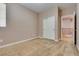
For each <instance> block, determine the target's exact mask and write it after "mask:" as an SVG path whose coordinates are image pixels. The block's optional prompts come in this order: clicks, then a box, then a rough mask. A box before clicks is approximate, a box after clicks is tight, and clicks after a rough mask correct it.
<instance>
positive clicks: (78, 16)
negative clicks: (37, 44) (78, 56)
mask: <svg viewBox="0 0 79 59" xmlns="http://www.w3.org/2000/svg"><path fill="white" fill-rule="evenodd" d="M76 13H77V47H78V49H79V4H77V12H76Z"/></svg>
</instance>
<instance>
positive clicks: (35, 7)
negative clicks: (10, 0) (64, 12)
mask: <svg viewBox="0 0 79 59" xmlns="http://www.w3.org/2000/svg"><path fill="white" fill-rule="evenodd" d="M21 5H23V6H25V7H26V8H28V9H31V10H32V11H35V12H37V13H39V12H42V11H44V10H47V9H49V8H51V7H52V8H53V7H54V6H58V7H60V8H61V9H64V8H70V7H72V8H73V7H75V6H76V4H75V3H22V4H21Z"/></svg>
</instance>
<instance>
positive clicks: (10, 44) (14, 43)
mask: <svg viewBox="0 0 79 59" xmlns="http://www.w3.org/2000/svg"><path fill="white" fill-rule="evenodd" d="M35 38H38V37H33V38H29V39H26V40H21V41H18V42H13V43H9V44H6V45H2V46H0V48H4V47H8V46H12V45H16V44H19V43H23V42H25V41H29V40H33V39H35Z"/></svg>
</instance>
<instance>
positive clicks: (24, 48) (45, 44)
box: [0, 38, 79, 56]
mask: <svg viewBox="0 0 79 59" xmlns="http://www.w3.org/2000/svg"><path fill="white" fill-rule="evenodd" d="M78 55H79V53H78V50H77V48H76V46H74V44H72V43H67V42H65V41H59V42H55V41H53V40H50V39H39V38H37V39H33V40H30V41H27V42H23V43H20V44H17V45H13V46H8V47H5V48H0V56H78Z"/></svg>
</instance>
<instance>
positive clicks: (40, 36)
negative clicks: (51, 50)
mask: <svg viewBox="0 0 79 59" xmlns="http://www.w3.org/2000/svg"><path fill="white" fill-rule="evenodd" d="M38 38H44V37H42V36H38ZM51 40H53V39H51ZM54 41H56V42H58V41H59V40H57V39H55V40H54Z"/></svg>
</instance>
